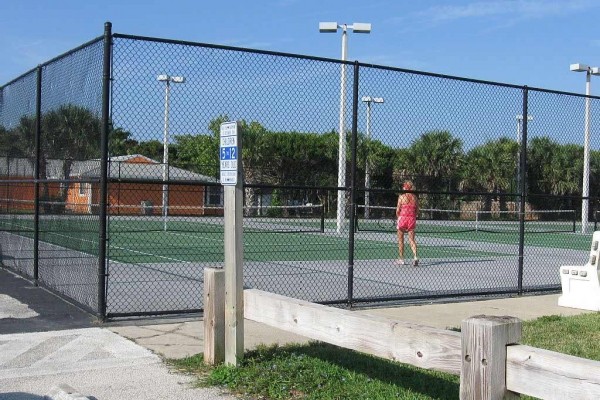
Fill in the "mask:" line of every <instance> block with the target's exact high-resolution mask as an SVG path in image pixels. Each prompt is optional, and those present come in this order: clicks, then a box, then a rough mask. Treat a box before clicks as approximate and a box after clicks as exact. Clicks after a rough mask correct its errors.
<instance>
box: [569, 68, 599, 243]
mask: <svg viewBox="0 0 600 400" xmlns="http://www.w3.org/2000/svg"><path fill="white" fill-rule="evenodd" d="M570 69H571V71H573V72H585V73H586V74H585V75H586V79H585V95H586V96H588V97H586V98H585V116H584V123H583V124H584V127H583V130H584V138H583V190H582V191H581V197H582V198H583V199H582V201H581V233H586V231H587V224H588V211H589V198H588V197H589V195H590V98H589V96H591V84H590V80H591V76H592V75H600V68H598V67H589V66H587V65H585V64H571V67H570Z"/></svg>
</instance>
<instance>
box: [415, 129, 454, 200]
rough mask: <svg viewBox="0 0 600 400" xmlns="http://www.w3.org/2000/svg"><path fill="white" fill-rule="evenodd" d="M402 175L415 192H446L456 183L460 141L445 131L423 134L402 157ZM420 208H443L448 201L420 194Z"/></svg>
mask: <svg viewBox="0 0 600 400" xmlns="http://www.w3.org/2000/svg"><path fill="white" fill-rule="evenodd" d="M404 156H405V158H404V160H403V161H404V162H405V163H406V164H405V165H404V171H405V176H408V177H412V178H413V179H414V181H415V183H416V187H417V190H428V191H434V192H435V191H447V190H449V189H451V187H450V185H451V182H456V181H457V179H458V177H459V174H460V170H461V168H462V163H463V157H464V154H463V148H462V141H461V140H460V139H457V138H455V137H453V136H452V134H451V133H450V132H448V131H431V132H427V133H424V134H423V135H422V136H421V137H420V138H419V139H417V140H415V141H413V142H412V144H411V145H410V147H409V148H408V152H407V153H406V154H405V155H404ZM420 200H421V203H422V208H426V207H439V208H446V207H449V206H451V205H450V204H448V202H449V201H450V199H449V198H446V197H444V198H440V197H437V196H436V197H433V196H429V195H421V196H420Z"/></svg>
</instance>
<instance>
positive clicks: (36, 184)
mask: <svg viewBox="0 0 600 400" xmlns="http://www.w3.org/2000/svg"><path fill="white" fill-rule="evenodd" d="M41 135H42V66H41V65H38V67H37V71H36V88H35V143H34V146H35V150H34V151H35V164H34V167H33V168H34V171H33V178H34V181H33V284H34V285H35V286H37V285H38V279H39V258H40V257H39V256H40V252H39V250H40V247H39V243H40V156H41V154H42V151H41V149H40V147H41V146H40V143H41V140H40V137H41ZM44 178H45V177H44Z"/></svg>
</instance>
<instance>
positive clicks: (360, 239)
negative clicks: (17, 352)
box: [0, 35, 600, 316]
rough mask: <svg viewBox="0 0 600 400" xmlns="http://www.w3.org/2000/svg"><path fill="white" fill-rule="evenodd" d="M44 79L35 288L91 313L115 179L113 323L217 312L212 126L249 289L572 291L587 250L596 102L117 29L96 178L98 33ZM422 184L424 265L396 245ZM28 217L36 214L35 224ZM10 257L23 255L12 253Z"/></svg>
mask: <svg viewBox="0 0 600 400" xmlns="http://www.w3.org/2000/svg"><path fill="white" fill-rule="evenodd" d="M42 73H43V76H42V93H41V94H42V103H41V105H42V121H41V122H42V137H41V140H40V146H41V149H42V155H43V156H42V159H40V174H41V176H40V178H41V179H40V181H39V182H40V183H39V184H40V220H39V222H40V230H39V235H40V248H39V251H38V252H39V274H40V281H41V282H43V283H45V284H46V285H48V286H50V287H52V288H54V289H56V290H59V291H60V292H61V293H63V294H65V295H67V296H69V297H71V298H73V299H75V300H76V301H77V302H79V303H81V304H83V305H85V306H86V307H89V308H92V309H96V308H97V307H98V305H97V304H96V301H97V300H96V298H97V295H98V293H97V290H98V288H97V285H98V280H97V272H98V253H99V247H98V246H99V244H98V229H99V225H100V224H99V222H100V221H99V220H98V214H99V207H100V204H101V202H100V198H99V190H98V185H99V182H101V181H102V179H104V178H105V179H106V180H107V181H108V193H107V200H108V209H107V215H108V224H107V235H108V244H107V247H106V257H107V259H106V262H107V266H108V270H107V272H108V275H107V280H106V296H107V304H106V313H107V315H108V316H124V315H140V314H161V313H179V312H193V311H199V310H201V309H202V308H203V304H202V290H203V269H204V268H206V267H222V265H223V262H224V259H223V236H224V232H223V215H224V209H223V189H222V186H221V184H220V182H219V156H218V149H219V127H220V124H221V123H222V122H225V121H232V120H236V121H239V122H240V128H241V137H242V146H243V153H242V161H243V166H244V277H245V278H244V283H245V286H246V287H254V288H259V289H263V290H267V291H271V292H276V293H280V294H284V295H287V296H292V297H297V298H301V299H305V300H309V301H314V302H322V303H329V304H344V303H359V302H373V301H378V302H379V301H391V300H407V299H431V298H437V297H456V296H485V295H493V294H506V293H522V292H527V291H540V290H558V289H559V287H560V286H559V273H558V267H559V266H560V265H562V264H565V265H567V264H573V263H582V262H585V260H586V256H587V249H589V242H590V239H591V235H590V232H589V231H590V229H595V225H594V223H595V220H596V215H597V214H598V213H597V209H598V191H599V190H600V179H599V178H598V174H600V152H599V150H598V144H597V141H596V140H595V136H596V135H597V133H598V122H596V119H594V118H590V119H589V120H588V123H587V124H586V122H585V120H586V118H585V115H586V114H587V113H588V110H589V115H597V113H598V112H599V111H600V110H599V108H600V102H599V101H600V99H599V98H596V97H590V98H586V97H584V96H580V95H575V94H569V93H560V92H553V91H547V90H542V89H535V88H527V87H522V86H514V85H507V84H498V83H493V82H482V81H475V80H469V79H462V78H455V77H448V76H441V75H436V74H427V73H421V72H417V71H408V70H403V69H396V68H388V67H381V66H373V65H363V64H360V63H341V62H339V61H335V60H327V59H318V58H312V57H305V56H295V55H288V54H280V53H271V52H262V51H252V50H245V49H236V48H229V47H223V46H213V45H205V44H196V43H185V42H177V41H170V40H161V39H149V38H140V37H134V36H128V35H113V47H112V72H111V74H112V75H111V82H112V86H111V105H110V107H111V108H110V109H111V126H110V130H109V148H108V152H109V154H108V160H107V161H108V176H106V177H103V176H100V175H101V173H100V158H101V154H100V153H99V149H100V146H99V141H100V120H99V115H100V111H101V101H100V98H101V95H102V93H101V86H102V85H101V81H102V43H101V42H100V41H98V42H94V43H91V44H89V45H87V46H84V47H82V48H80V49H77V50H76V51H74V52H72V53H69V54H68V55H66V56H64V57H61V58H59V59H56V60H54V61H52V62H50V63H48V64H46V65H44V66H43V68H42ZM35 80H36V74H35V71H34V72H30V73H29V74H27V75H24V76H23V77H21V78H19V79H17V80H15V81H13V82H11V83H10V84H8V85H6V86H3V87H2V88H1V89H2V90H1V91H0V95H1V97H0V121H1V122H2V124H1V129H2V130H3V131H2V132H1V133H2V140H3V146H2V149H3V150H2V151H3V152H4V153H3V154H2V155H0V157H2V160H3V161H2V162H3V164H2V165H4V167H2V168H3V169H2V180H1V185H0V193H1V194H2V204H0V206H1V207H0V210H1V212H2V218H3V219H2V221H3V229H2V230H1V232H0V234H1V235H3V236H2V262H3V264H4V265H6V266H9V267H11V268H14V269H16V270H19V271H21V272H22V273H23V274H26V275H32V268H33V267H32V265H33V262H34V254H33V247H32V245H31V243H32V236H33V233H32V232H33V230H32V223H31V220H32V215H31V208H27V207H30V205H28V204H33V200H32V197H31V195H27V194H26V193H32V191H33V182H32V178H33V169H32V167H31V165H32V162H31V157H32V153H31V149H32V147H31V146H32V136H31V135H32V133H31V132H33V131H31V123H33V122H34V120H35V94H36V89H35V86H36V84H35ZM342 85H343V92H344V96H343V97H341V92H342V90H341V89H342ZM61 119H62V120H64V119H67V120H69V119H71V120H73V121H75V122H74V123H75V126H76V127H77V128H76V129H75V128H73V125H69V124H64V123H63V124H62V125H61V123H60V121H61ZM24 121H25V122H27V123H28V124H29V125H27V124H25V123H24ZM353 124H355V125H354V126H353ZM27 126H29V128H27ZM28 129H29V130H28ZM340 131H342V132H344V135H343V139H345V140H342V141H341V142H340V140H339V139H340V136H339V134H338V132H340ZM586 131H587V132H589V136H590V138H591V139H590V146H589V147H590V148H591V153H590V157H589V160H590V169H589V174H590V186H589V192H588V193H587V195H586V194H585V190H584V189H583V187H584V185H583V184H582V182H584V164H585V162H584V145H583V144H584V142H585V133H586ZM19 135H21V137H20V138H19V139H18V140H12V139H11V138H13V137H15V136H16V137H19ZM11 142H14V143H21V142H24V143H28V144H27V146H25V147H23V148H19V149H13V147H10V146H9V145H8V144H9V143H11ZM4 143H6V145H4ZM340 149H343V150H342V155H343V157H340ZM522 156H523V157H524V158H523V161H524V162H521V157H522ZM340 164H341V168H339V167H340ZM26 166H29V167H26ZM21 170H22V171H21ZM16 171H19V174H20V175H19V174H17V172H16ZM340 171H341V176H340ZM17 175H19V176H18V178H19V179H21V180H22V181H23V182H21V181H18V180H16V179H15V177H17ZM21 175H22V176H21ZM407 180H409V181H411V182H412V183H413V185H414V187H413V189H411V190H408V189H404V188H403V184H404V182H405V181H407ZM21 184H24V185H29V186H28V187H27V189H23V188H20V186H19V185H21ZM522 189H524V191H522ZM407 191H409V192H413V193H414V194H415V195H416V198H417V199H418V203H419V212H418V214H417V221H416V229H415V235H416V243H417V245H418V266H416V267H413V266H412V261H413V260H412V258H413V254H412V252H411V247H410V245H409V243H408V242H407V243H406V244H405V245H404V247H403V249H402V251H403V254H402V257H400V254H399V251H400V249H399V235H398V232H397V225H396V224H397V216H396V212H397V207H396V206H397V203H398V198H399V196H400V195H403V194H404V193H406V192H407ZM15 193H21V194H19V195H16V194H15ZM340 202H341V203H340ZM339 207H342V211H343V212H338V208H339ZM586 209H587V217H586ZM15 221H19V222H22V221H29V222H27V223H23V224H22V227H20V228H18V229H21V230H22V231H23V232H24V233H23V232H15V231H14V229H17V228H15V226H17V225H14V223H15ZM9 222H10V223H13V225H10V226H11V227H10V228H9V224H8V223H9ZM11 229H13V231H11ZM73 235H74V236H75V237H77V240H72V236H73ZM57 237H61V238H62V239H60V240H59V239H57ZM405 239H406V238H405ZM403 243H404V242H403ZM19 246H20V247H19ZM17 248H23V249H25V248H27V251H23V252H21V253H19V254H20V256H19V257H20V258H19V257H17V256H16V253H17V251H16V250H15V249H17ZM401 261H403V262H401Z"/></svg>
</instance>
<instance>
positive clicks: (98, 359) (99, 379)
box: [0, 269, 586, 400]
mask: <svg viewBox="0 0 600 400" xmlns="http://www.w3.org/2000/svg"><path fill="white" fill-rule="evenodd" d="M558 296H559V295H558V294H551V295H542V296H525V297H513V298H505V299H492V300H484V301H471V302H456V303H437V304H424V305H412V306H397V307H385V308H383V307H382V308H370V309H361V310H357V311H356V312H359V313H370V314H377V315H383V316H386V317H390V318H394V319H398V320H403V321H407V322H413V323H418V324H422V325H428V326H433V327H438V328H453V327H458V326H460V323H461V321H462V320H463V319H465V318H468V317H470V316H473V315H480V314H487V315H511V316H515V317H518V318H521V319H523V320H529V319H534V318H537V317H540V316H544V315H575V314H580V313H584V312H586V311H583V310H577V309H569V308H563V307H559V306H558V305H557V300H558ZM203 332H204V328H203V322H202V320H201V318H200V317H199V316H192V317H186V318H160V319H159V318H157V319H138V320H129V321H118V322H110V323H105V324H99V323H98V322H97V321H95V319H94V318H93V317H91V316H90V315H89V314H87V313H85V312H83V311H81V310H79V309H78V308H76V307H74V306H72V305H70V304H68V303H66V302H64V301H63V300H61V299H58V298H57V297H55V296H54V295H52V294H50V293H48V292H47V291H45V290H44V289H41V288H36V287H34V286H32V285H31V284H30V283H29V282H28V281H26V280H24V279H21V278H19V277H17V276H15V275H13V274H11V273H9V272H7V271H6V270H3V269H0V399H2V400H9V399H10V400H30V399H42V398H43V396H44V395H46V394H49V393H50V392H52V391H54V392H56V391H57V388H60V385H67V387H71V388H73V389H74V391H76V392H78V393H79V394H81V395H82V396H85V397H87V398H88V399H93V398H96V399H102V400H104V399H108V400H110V399H123V398H127V399H133V400H135V399H140V400H141V399H144V400H145V399H148V398H157V399H188V398H189V399H192V398H194V399H234V398H235V397H234V396H231V395H228V394H225V393H222V392H221V391H220V390H219V389H218V388H208V389H207V388H193V387H192V384H191V383H192V380H193V378H192V377H190V376H185V375H181V374H177V373H175V372H173V371H170V370H169V369H168V368H167V367H166V366H165V364H164V363H163V362H162V358H163V357H164V358H182V357H186V356H190V355H193V354H197V353H200V352H202V351H203ZM306 341H307V339H306V338H304V337H302V336H298V335H294V334H292V333H288V332H284V331H281V330H278V329H274V328H271V327H267V326H264V325H262V324H258V323H255V322H252V321H245V347H246V348H253V347H255V346H256V345H257V344H260V343H264V344H274V343H279V344H284V343H290V342H297V343H302V342H306Z"/></svg>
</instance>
